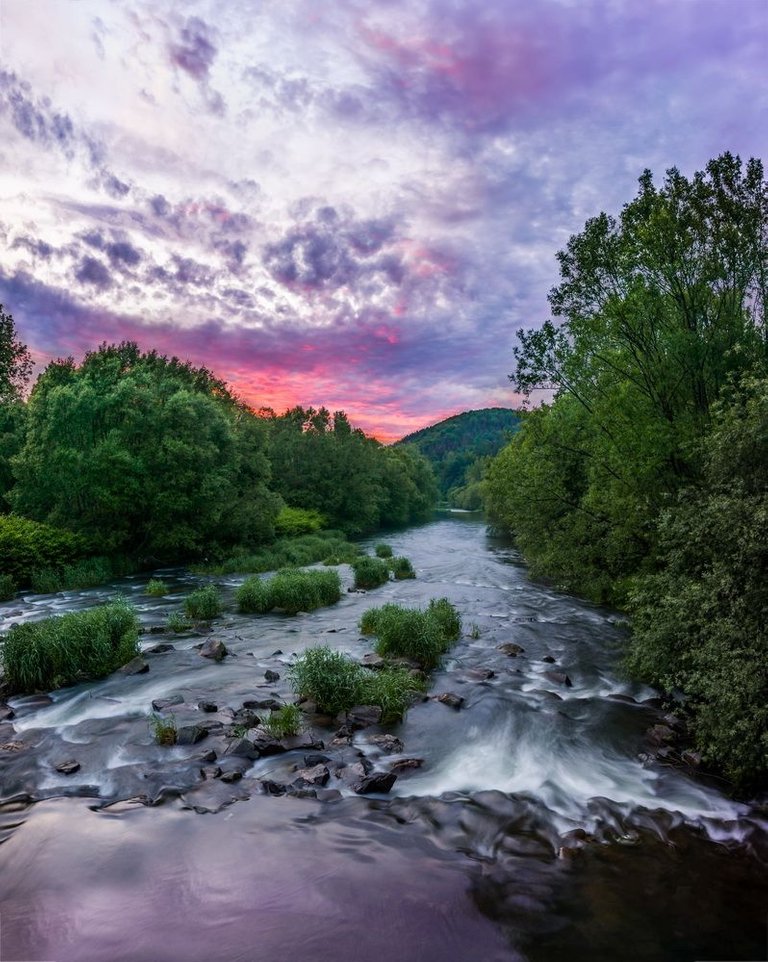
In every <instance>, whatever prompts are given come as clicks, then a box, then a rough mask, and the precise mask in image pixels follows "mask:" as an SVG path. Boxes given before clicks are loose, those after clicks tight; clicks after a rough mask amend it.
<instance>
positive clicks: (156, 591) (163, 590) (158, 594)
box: [144, 578, 168, 598]
mask: <svg viewBox="0 0 768 962" xmlns="http://www.w3.org/2000/svg"><path fill="white" fill-rule="evenodd" d="M144 593H145V594H148V595H150V596H151V597H152V598H162V597H163V595H167V594H168V585H167V584H166V583H165V582H164V581H161V579H160V578H151V579H150V580H149V581H148V582H147V586H146V588H145V589H144Z"/></svg>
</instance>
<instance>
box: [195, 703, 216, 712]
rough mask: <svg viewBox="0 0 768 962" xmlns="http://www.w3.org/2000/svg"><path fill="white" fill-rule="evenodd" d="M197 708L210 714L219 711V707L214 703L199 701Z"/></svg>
mask: <svg viewBox="0 0 768 962" xmlns="http://www.w3.org/2000/svg"><path fill="white" fill-rule="evenodd" d="M197 707H198V709H199V710H200V711H202V712H207V713H208V714H211V713H212V712H215V711H218V710H219V706H218V705H217V704H215V702H212V701H199V702H198V703H197Z"/></svg>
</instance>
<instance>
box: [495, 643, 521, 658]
mask: <svg viewBox="0 0 768 962" xmlns="http://www.w3.org/2000/svg"><path fill="white" fill-rule="evenodd" d="M496 650H497V651H500V652H502V653H503V654H505V655H509V656H510V657H511V658H517V656H518V655H522V654H523V652H524V651H525V648H523V647H522V646H521V645H516V644H514V643H513V642H511V641H510V642H508V643H507V644H505V645H497V646H496Z"/></svg>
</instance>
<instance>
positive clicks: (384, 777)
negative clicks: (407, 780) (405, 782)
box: [355, 772, 397, 795]
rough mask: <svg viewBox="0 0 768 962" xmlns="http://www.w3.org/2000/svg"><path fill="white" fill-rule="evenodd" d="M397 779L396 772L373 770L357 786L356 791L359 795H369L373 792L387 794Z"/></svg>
mask: <svg viewBox="0 0 768 962" xmlns="http://www.w3.org/2000/svg"><path fill="white" fill-rule="evenodd" d="M396 781H397V775H396V774H395V773H394V772H372V773H371V774H370V775H366V776H365V777H364V778H362V779H361V780H360V782H359V783H358V784H357V785H356V786H355V793H356V794H357V795H368V794H369V793H371V792H380V793H382V794H386V793H387V792H388V791H389V790H390V789H391V788H392V786H393V785H394V784H395V782H396Z"/></svg>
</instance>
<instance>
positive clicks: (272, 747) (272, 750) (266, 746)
mask: <svg viewBox="0 0 768 962" xmlns="http://www.w3.org/2000/svg"><path fill="white" fill-rule="evenodd" d="M253 746H254V748H255V750H256V751H257V752H258V753H259V757H261V758H269V757H271V756H272V755H283V754H285V752H286V751H288V749H287V748H286V747H285V745H284V744H283V743H282V742H281V741H280V739H279V738H273V737H272V736H271V735H269V734H268V733H267V732H265V731H264V729H259V728H257V729H256V731H255V732H254V735H253Z"/></svg>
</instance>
